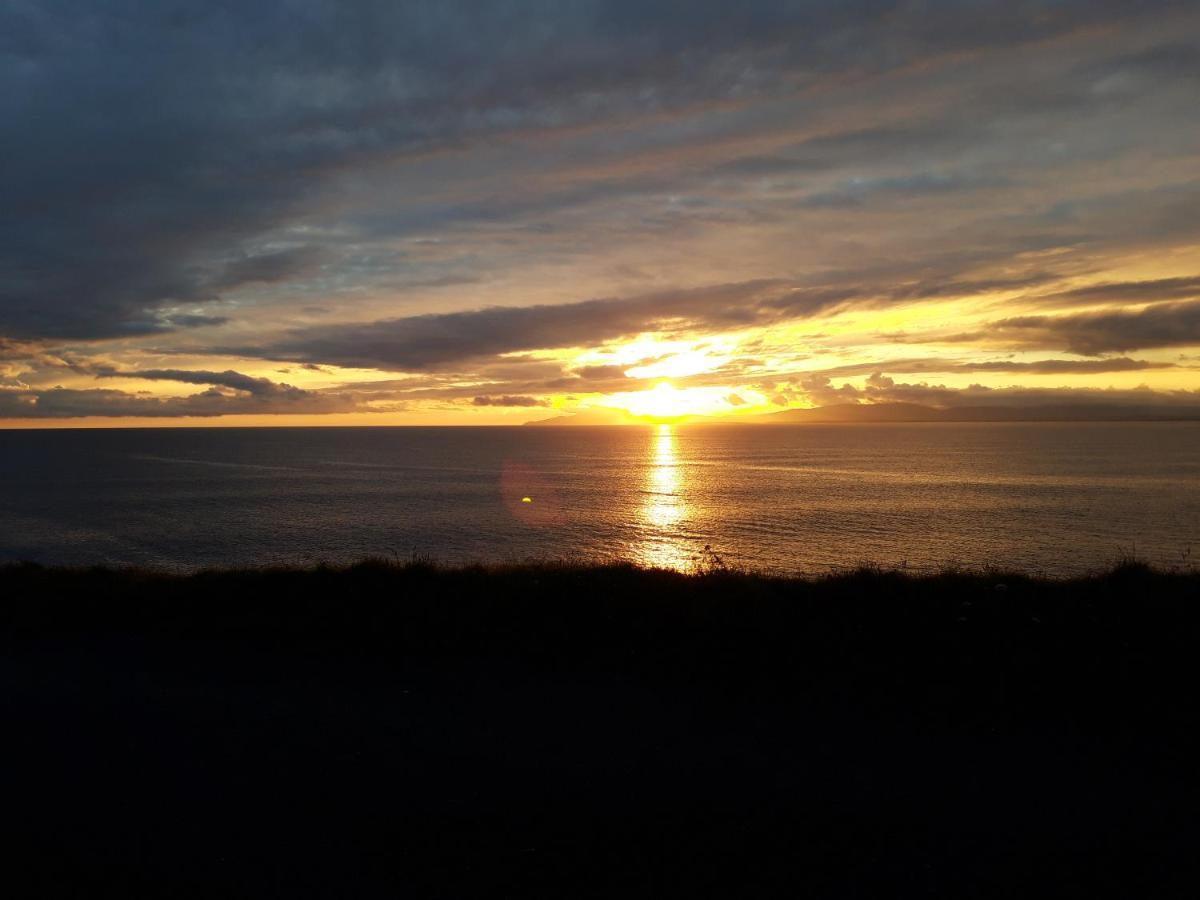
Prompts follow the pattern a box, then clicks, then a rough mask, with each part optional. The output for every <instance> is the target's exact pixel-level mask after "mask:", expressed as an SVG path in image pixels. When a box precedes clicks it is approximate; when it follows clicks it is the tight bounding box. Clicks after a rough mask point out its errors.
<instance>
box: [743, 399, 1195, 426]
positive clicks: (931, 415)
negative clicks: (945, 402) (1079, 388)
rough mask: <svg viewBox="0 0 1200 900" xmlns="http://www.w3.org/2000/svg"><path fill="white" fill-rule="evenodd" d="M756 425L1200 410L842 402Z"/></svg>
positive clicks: (1041, 418)
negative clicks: (941, 406) (938, 405)
mask: <svg viewBox="0 0 1200 900" xmlns="http://www.w3.org/2000/svg"><path fill="white" fill-rule="evenodd" d="M753 418H754V419H755V420H756V421H757V422H758V423H760V424H799V423H803V422H812V423H837V422H845V423H853V422H864V423H866V422H877V423H883V422H1129V421H1181V420H1183V421H1195V420H1200V407H1186V406H1177V407H1166V406H1164V407H1144V406H1128V405H1119V404H1111V405H1100V404H1086V405H1085V404H1075V405H1071V404H1047V405H1045V406H951V407H946V408H937V407H933V406H922V405H920V404H917V403H871V404H868V403H844V404H838V405H835V406H817V407H813V408H812V409H786V410H783V411H782V412H777V413H766V414H764V415H761V416H754V417H753Z"/></svg>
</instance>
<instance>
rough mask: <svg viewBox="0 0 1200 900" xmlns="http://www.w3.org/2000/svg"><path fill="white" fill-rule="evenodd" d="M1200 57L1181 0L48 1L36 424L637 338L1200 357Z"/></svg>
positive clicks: (816, 378) (23, 389) (0, 73)
mask: <svg viewBox="0 0 1200 900" xmlns="http://www.w3.org/2000/svg"><path fill="white" fill-rule="evenodd" d="M1198 59H1200V12H1197V11H1196V10H1195V8H1194V5H1191V4H1186V3H1181V2H1171V0H1150V2H1145V3H1139V4H1129V3H1124V2H1116V0H1112V2H1108V0H1053V2H1052V0H1028V2H1016V3H1014V2H1001V0H979V2H973V3H969V4H968V3H962V2H957V0H930V2H925V3H920V4H913V3H904V2H892V0H852V2H845V3H836V4H834V3H827V2H817V0H749V2H746V3H741V4H736V5H731V4H729V3H727V2H723V0H722V2H718V0H688V2H675V0H659V2H646V0H579V2H571V3H564V2H558V0H513V2H500V3H486V4H480V3H476V2H468V0H444V2H439V3H436V4H413V3H384V2H375V0H354V2H346V3H336V4H331V3H325V2H318V0H267V2H261V3H246V4H227V3H210V4H200V5H197V4H195V3H184V2H182V0H162V2H156V3H153V4H146V3H143V2H138V0H113V2H107V3H104V4H95V3H89V2H84V0H58V2H53V3H16V4H7V5H5V6H4V7H3V8H0V78H2V79H3V83H4V84H5V86H6V90H5V91H4V92H2V93H0V147H3V148H4V149H3V166H2V171H0V206H2V208H3V209H4V210H5V215H4V216H3V217H2V218H0V416H2V417H5V418H29V417H46V416H62V417H71V416H83V415H92V414H96V415H104V416H116V415H119V416H155V417H171V416H176V415H180V416H194V415H204V416H209V415H221V414H224V413H225V412H245V413H249V414H284V415H286V414H291V413H299V412H304V413H317V412H321V413H329V414H337V413H358V412H364V411H366V410H368V409H370V410H377V409H382V408H385V406H386V405H387V404H393V405H392V406H386V408H388V409H391V410H393V411H394V410H396V409H399V406H398V405H397V404H404V408H405V409H409V410H411V409H418V408H420V407H421V404H427V405H428V407H429V409H440V410H443V411H445V412H446V415H447V416H449V415H451V414H463V415H466V414H474V415H501V414H503V413H504V412H505V411H506V410H509V411H519V410H520V408H521V407H522V406H523V405H525V401H527V400H528V401H529V404H528V405H530V406H533V405H539V406H540V405H544V404H546V403H549V402H551V400H553V401H554V402H555V403H556V404H558V405H562V404H564V403H566V404H567V405H570V403H572V402H576V401H575V400H572V399H570V398H576V400H577V399H578V398H580V397H586V396H592V395H596V394H599V393H603V392H606V391H614V390H621V389H625V388H628V387H630V385H631V384H633V383H636V382H637V381H638V379H631V378H629V377H627V376H626V374H625V372H626V371H627V369H628V368H630V366H629V365H628V364H627V361H625V360H624V357H623V356H622V355H621V353H620V352H619V347H618V345H620V344H622V343H629V342H631V341H633V340H635V339H636V340H639V341H642V342H646V341H658V342H659V343H662V344H664V345H669V346H670V348H671V349H669V350H667V351H663V352H661V353H660V352H657V351H654V350H652V349H646V350H645V352H644V354H643V355H645V356H647V357H649V356H662V357H663V358H664V360H666V363H665V364H667V365H668V367H669V358H670V354H671V353H685V354H686V353H690V354H692V356H693V357H695V356H699V357H704V358H706V359H711V365H709V367H708V368H707V369H705V370H704V371H699V370H698V369H697V368H696V366H694V365H691V363H688V364H687V365H684V363H679V364H678V365H676V366H675V370H676V371H680V372H685V373H686V374H683V375H680V376H678V378H679V379H680V383H681V384H683V383H689V380H690V381H693V382H697V383H700V382H703V383H705V384H711V385H713V386H725V387H728V388H730V389H731V391H733V390H734V389H737V388H741V387H745V386H749V385H758V386H759V387H762V386H767V387H766V390H765V393H766V394H767V395H769V396H783V395H784V394H787V395H788V396H793V397H794V398H795V400H796V402H809V401H811V398H808V399H805V395H804V394H803V392H802V391H797V392H795V393H793V394H788V392H787V391H782V392H780V391H777V390H775V389H774V385H776V384H783V383H789V384H801V383H803V382H804V380H805V378H808V379H809V380H810V381H811V382H812V383H813V384H814V385H819V384H820V379H821V378H823V377H829V376H828V375H827V373H829V372H836V371H842V372H845V373H847V374H844V375H842V376H833V377H834V378H835V380H836V378H838V377H842V378H846V379H857V381H855V383H854V384H852V385H851V388H852V389H853V390H856V391H858V392H859V394H858V395H857V396H858V399H859V400H861V401H863V402H873V401H875V400H878V399H879V397H880V396H881V395H872V394H870V393H868V392H867V386H866V385H865V383H864V382H863V381H862V379H863V378H866V377H867V376H868V375H869V374H870V372H871V371H875V369H872V368H871V367H872V366H876V367H877V366H879V365H881V364H886V363H887V362H888V361H890V360H892V359H897V358H898V357H897V354H898V353H903V356H904V358H905V359H908V360H917V359H921V360H925V362H923V363H920V364H921V365H925V366H928V367H929V368H927V369H922V370H917V369H910V370H908V371H912V372H916V371H922V372H933V373H935V374H936V373H945V374H947V375H948V376H950V377H951V378H952V379H959V380H958V381H954V382H953V383H952V384H951V386H950V387H948V388H947V389H948V390H962V389H966V388H967V387H968V386H969V385H968V384H967V383H966V382H965V381H963V380H962V379H965V378H966V377H967V376H968V375H974V376H978V377H979V378H981V379H991V381H989V383H988V385H987V387H988V388H989V389H999V388H1000V387H1001V386H1002V385H1003V383H1004V382H1002V381H999V380H998V379H1008V380H1009V382H1011V380H1012V379H1025V380H1029V379H1034V380H1035V381H1036V379H1038V378H1043V379H1044V378H1050V377H1056V378H1061V379H1065V380H1066V382H1067V385H1066V386H1068V387H1070V386H1073V387H1075V388H1079V389H1089V390H1090V389H1098V388H1101V387H1112V388H1113V389H1116V390H1126V389H1133V388H1135V387H1136V386H1137V382H1135V381H1131V380H1130V379H1135V378H1140V377H1144V378H1146V379H1148V380H1149V381H1150V382H1151V383H1152V385H1151V389H1157V390H1162V391H1166V392H1170V391H1172V390H1179V389H1191V388H1194V387H1195V386H1196V382H1195V370H1194V369H1191V368H1189V367H1187V366H1184V365H1177V364H1176V363H1177V360H1176V359H1175V357H1177V356H1179V355H1181V354H1182V355H1185V356H1186V355H1189V354H1192V355H1194V354H1196V353H1197V351H1198V349H1200V315H1198V313H1197V310H1198V309H1200V252H1197V251H1196V247H1197V246H1200V177H1198V175H1197V172H1200V168H1198V166H1197V163H1198V162H1200V160H1198V159H1197V152H1198V151H1197V148H1198V147H1200V118H1197V116H1196V115H1195V98H1196V96H1197V95H1198V94H1200V63H1197V60H1198ZM717 343H720V345H721V347H722V348H723V349H722V350H721V352H720V353H717V352H716V351H715V350H713V349H712V348H713V347H715V346H716V344H717ZM685 345H686V346H685ZM539 354H540V356H539ZM1128 354H1137V356H1138V358H1137V359H1134V358H1132V357H1130V356H1128ZM575 357H578V359H577V360H576V359H575ZM688 359H691V357H688ZM908 364H909V365H916V364H917V363H915V362H910V363H908ZM291 366H295V367H296V368H295V370H294V371H293V372H292V373H290V374H289V375H288V380H289V381H294V382H295V384H294V385H289V384H285V383H282V382H280V381H278V379H277V377H276V376H274V375H273V374H272V373H273V372H276V371H278V369H279V368H280V367H291ZM539 366H540V367H541V368H538V367H539ZM939 367H940V368H939ZM364 370H371V371H364ZM851 371H853V372H854V373H856V374H850V372H851ZM891 371H893V372H897V373H899V372H901V369H893V370H891ZM380 373H386V374H380ZM399 376H404V377H405V378H404V379H401V380H403V381H404V383H403V384H401V383H399V382H397V383H396V384H394V385H392V386H391V387H388V388H386V389H385V388H381V387H378V386H372V385H371V383H370V382H371V379H375V380H376V381H378V379H380V378H386V379H396V378H398V377H399ZM1097 378H1108V379H1111V380H1110V382H1109V383H1107V384H1099V383H1097V382H1096V381H1095V379H1097ZM111 379H122V380H121V381H120V382H113V381H111ZM405 379H406V380H405ZM1038 385H1042V386H1043V387H1044V384H1043V383H1042V382H1037V383H1036V384H1034V383H1028V384H1026V385H1024V386H1028V387H1031V389H1040V388H1038ZM196 386H199V387H202V388H204V389H205V390H204V391H202V392H200V393H196V392H194V391H192V392H191V393H189V392H188V391H189V390H190V388H193V387H196ZM756 389H757V388H756ZM836 389H839V388H835V390H836ZM816 393H818V394H819V393H820V391H819V390H817V391H816ZM727 396H731V397H733V396H736V397H739V399H740V398H741V395H740V394H737V393H736V392H731V393H729V394H727ZM814 396H815V395H814ZM365 398H372V399H365ZM476 400H480V401H482V402H475V401H476ZM509 401H511V402H509ZM515 401H521V402H515ZM581 402H582V401H581ZM364 404H367V405H365V406H364ZM734 405H739V406H740V405H743V404H740V403H739V404H734Z"/></svg>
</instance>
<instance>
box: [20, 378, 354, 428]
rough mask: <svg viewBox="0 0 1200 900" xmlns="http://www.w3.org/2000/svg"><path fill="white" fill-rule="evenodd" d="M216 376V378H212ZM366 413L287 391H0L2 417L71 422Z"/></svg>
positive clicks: (350, 401)
mask: <svg viewBox="0 0 1200 900" xmlns="http://www.w3.org/2000/svg"><path fill="white" fill-rule="evenodd" d="M213 374H216V373H213ZM364 411H370V408H369V407H364V406H362V404H361V403H360V402H359V400H358V399H357V398H356V397H354V396H352V395H349V394H341V393H328V392H314V391H305V390H301V389H300V388H295V387H292V386H291V385H286V384H279V385H273V386H272V388H271V389H269V390H262V389H260V390H258V391H256V392H253V393H250V392H246V391H241V390H238V391H236V392H234V393H227V392H225V391H222V390H220V389H219V388H217V387H213V388H210V389H209V390H206V391H202V392H200V393H197V394H191V395H189V396H185V397H152V396H147V395H144V394H134V393H129V392H127V391H120V390H108V389H103V388H92V389H82V390H81V389H76V388H65V387H54V388H48V389H32V388H28V387H25V388H18V389H15V390H10V389H0V417H4V418H34V419H70V418H82V417H88V416H101V417H109V418H111V417H122V418H124V417H150V418H170V417H175V416H186V417H205V418H206V417H212V416H226V415H246V414H257V415H275V414H287V413H292V414H322V415H324V414H328V413H345V412H364Z"/></svg>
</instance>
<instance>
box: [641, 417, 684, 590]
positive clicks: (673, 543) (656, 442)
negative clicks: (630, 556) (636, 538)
mask: <svg viewBox="0 0 1200 900" xmlns="http://www.w3.org/2000/svg"><path fill="white" fill-rule="evenodd" d="M683 480H684V479H683V473H682V470H681V468H680V465H679V457H678V455H677V454H676V452H675V432H674V429H673V428H672V427H671V426H670V425H659V426H658V431H657V433H655V434H654V435H653V436H652V438H651V441H650V452H649V464H648V466H647V474H646V487H645V497H646V499H645V502H644V503H643V504H642V519H643V522H644V524H645V526H646V538H645V540H644V541H643V543H642V548H641V556H642V561H643V562H644V563H646V564H647V565H651V566H660V567H662V568H666V569H686V568H688V567H689V566H690V565H691V563H692V559H691V555H690V553H689V549H688V547H687V545H686V544H685V542H684V541H683V540H681V539H680V537H679V534H678V528H679V526H680V524H682V523H683V522H684V521H685V520H686V517H687V502H686V500H685V499H684V496H683V487H684V484H683Z"/></svg>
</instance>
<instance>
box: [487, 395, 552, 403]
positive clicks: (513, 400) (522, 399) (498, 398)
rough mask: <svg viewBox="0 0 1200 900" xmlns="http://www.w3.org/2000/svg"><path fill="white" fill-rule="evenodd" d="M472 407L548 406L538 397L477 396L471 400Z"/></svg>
mask: <svg viewBox="0 0 1200 900" xmlns="http://www.w3.org/2000/svg"><path fill="white" fill-rule="evenodd" d="M471 405H472V406H548V405H549V403H548V402H547V401H546V400H543V399H541V398H538V397H521V396H512V395H509V394H503V395H500V396H496V397H489V396H477V397H475V398H474V399H472V400H471Z"/></svg>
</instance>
